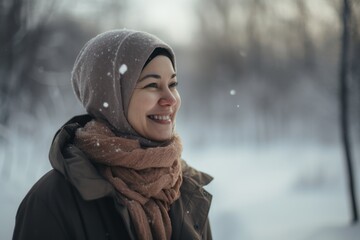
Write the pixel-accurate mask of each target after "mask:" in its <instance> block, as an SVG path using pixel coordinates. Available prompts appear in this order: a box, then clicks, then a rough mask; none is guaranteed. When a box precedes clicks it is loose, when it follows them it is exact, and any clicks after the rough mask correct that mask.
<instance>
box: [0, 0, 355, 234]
mask: <svg viewBox="0 0 360 240" xmlns="http://www.w3.org/2000/svg"><path fill="white" fill-rule="evenodd" d="M342 2H343V1H342V0H271V1H270V0H179V1H166V0H152V1H145V0H131V1H130V0H94V1H85V0H78V1H70V0H66V1H59V0H33V1H25V0H1V1H0V49H1V51H0V187H1V191H0V208H1V214H0V226H1V227H0V239H10V238H11V235H12V231H13V226H14V221H15V214H16V210H17V207H18V205H19V204H20V201H21V200H22V198H23V197H24V196H25V194H26V193H27V191H28V190H29V188H30V187H31V186H32V185H33V184H34V183H35V182H36V181H37V180H38V179H39V178H40V177H41V176H42V175H43V174H44V173H45V172H47V171H48V170H49V169H50V164H49V162H48V160H47V154H48V149H49V146H50V143H51V140H52V137H53V135H54V133H55V132H56V131H57V129H58V128H59V127H60V126H61V125H62V124H63V123H64V122H65V121H67V120H68V119H70V118H71V117H72V116H73V115H77V114H81V113H83V110H82V108H81V106H80V104H79V103H78V102H77V99H76V98H75V96H74V94H73V92H72V88H71V84H70V73H71V68H72V65H73V62H74V60H75V57H76V55H77V53H78V52H79V51H80V49H81V47H82V46H83V44H84V43H85V42H86V41H87V40H88V39H90V38H91V37H93V36H95V35H97V34H99V33H100V32H103V31H105V30H109V29H112V28H124V27H125V28H131V29H138V30H144V31H148V32H151V33H153V34H155V35H158V36H159V37H160V38H161V39H163V40H165V41H166V42H168V43H169V44H170V45H171V46H173V48H174V50H175V52H176V54H177V66H178V71H177V73H178V79H179V82H180V84H179V91H180V94H181V96H182V101H183V102H182V109H181V111H180V113H179V119H178V126H177V129H178V132H179V133H180V135H181V136H182V139H183V142H184V154H183V157H184V158H185V159H186V160H187V161H188V163H189V164H191V165H193V166H195V167H197V168H199V169H201V170H203V171H205V172H208V173H210V174H211V175H213V176H214V177H215V180H214V182H213V183H211V184H210V185H209V187H208V190H209V191H210V192H212V193H213V195H214V197H213V205H212V209H211V212H210V217H211V222H212V228H213V235H214V238H215V239H245V240H261V239H270V240H271V239H277V240H282V239H332V237H333V238H334V239H351V237H354V236H355V235H357V236H359V234H360V233H359V232H360V231H359V228H360V227H359V224H357V225H350V221H351V209H350V200H349V194H348V189H347V181H346V168H345V160H344V153H343V148H342V142H341V134H340V133H341V132H340V111H339V66H340V52H341V36H342V31H343V29H342ZM349 3H350V7H351V10H352V15H351V19H350V22H351V25H350V26H351V31H350V42H349V49H350V50H349V57H348V63H349V64H348V66H347V67H348V68H347V69H348V73H349V76H348V79H347V80H348V99H349V122H350V125H349V126H350V131H349V132H350V140H351V141H350V143H351V148H352V157H353V161H354V172H355V176H356V183H357V184H356V190H357V194H358V199H359V198H360V195H359V192H360V189H359V185H360V173H359V170H360V149H359V143H360V121H359V119H360V108H359V106H360V1H359V0H350V1H349ZM324 236H326V237H324ZM345 236H346V237H345ZM322 237H323V238H322ZM354 238H355V237H354Z"/></svg>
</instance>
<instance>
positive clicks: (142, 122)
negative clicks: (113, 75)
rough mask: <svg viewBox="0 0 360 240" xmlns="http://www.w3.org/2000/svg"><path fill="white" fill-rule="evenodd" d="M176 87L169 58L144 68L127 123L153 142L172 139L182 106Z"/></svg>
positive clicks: (153, 62)
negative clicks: (178, 112)
mask: <svg viewBox="0 0 360 240" xmlns="http://www.w3.org/2000/svg"><path fill="white" fill-rule="evenodd" d="M176 86H177V79H176V73H175V71H174V68H173V66H172V63H171V61H170V59H169V58H168V57H165V56H162V55H159V56H157V57H155V58H154V59H153V60H151V61H150V62H149V63H148V65H146V66H145V68H144V69H143V71H142V72H141V75H140V78H139V80H138V82H137V84H136V87H135V89H134V92H133V95H132V96H131V99H130V104H129V110H128V121H129V123H130V125H131V126H132V127H133V128H134V129H135V131H136V132H137V133H138V134H140V135H142V136H143V137H145V138H147V139H150V140H154V141H165V140H168V139H170V138H171V137H172V136H173V134H174V127H175V118H176V113H177V111H178V110H179V108H180V105H181V99H180V95H179V93H178V91H177V89H176Z"/></svg>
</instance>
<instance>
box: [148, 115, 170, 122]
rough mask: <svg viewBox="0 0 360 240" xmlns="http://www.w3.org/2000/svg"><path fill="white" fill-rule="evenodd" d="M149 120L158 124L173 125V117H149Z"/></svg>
mask: <svg viewBox="0 0 360 240" xmlns="http://www.w3.org/2000/svg"><path fill="white" fill-rule="evenodd" d="M148 118H150V119H151V120H153V121H155V122H158V123H171V115H149V116H148Z"/></svg>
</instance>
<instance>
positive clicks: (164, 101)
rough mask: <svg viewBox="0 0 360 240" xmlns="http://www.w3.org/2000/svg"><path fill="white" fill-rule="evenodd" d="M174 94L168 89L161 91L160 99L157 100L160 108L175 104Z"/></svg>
mask: <svg viewBox="0 0 360 240" xmlns="http://www.w3.org/2000/svg"><path fill="white" fill-rule="evenodd" d="M175 94H176V93H175V92H172V91H171V90H170V89H166V90H164V91H162V94H161V97H160V99H159V105H160V106H173V105H175V104H176V103H177V98H176V95H175Z"/></svg>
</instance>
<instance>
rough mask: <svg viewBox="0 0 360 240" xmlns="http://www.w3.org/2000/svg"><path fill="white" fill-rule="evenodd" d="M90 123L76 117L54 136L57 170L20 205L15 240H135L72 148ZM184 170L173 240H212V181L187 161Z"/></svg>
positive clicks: (121, 210)
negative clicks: (77, 135) (79, 131)
mask: <svg viewBox="0 0 360 240" xmlns="http://www.w3.org/2000/svg"><path fill="white" fill-rule="evenodd" d="M89 120H90V117H89V116H80V117H75V118H73V119H72V120H70V121H69V122H68V123H67V124H65V125H64V126H63V127H62V128H61V129H60V130H59V131H58V133H57V134H56V136H55V138H54V141H53V144H52V147H51V150H50V161H51V163H52V165H53V167H54V170H51V171H50V172H48V173H47V174H45V175H44V176H43V177H42V178H41V179H40V180H39V181H38V182H37V183H36V184H35V185H34V186H33V187H32V189H31V190H30V191H29V193H28V194H27V195H26V197H25V198H24V200H23V201H22V203H21V205H20V207H19V209H18V212H17V215H16V224H15V229H14V235H13V240H18V239H19V240H20V239H22V240H23V239H37V240H42V239H44V240H45V239H46V240H50V239H51V240H56V239H59V240H60V239H77V240H80V239H81V240H82V239H84V240H85V239H94V240H101V239H114V240H115V239H116V240H119V239H136V237H135V235H134V232H133V225H132V223H131V220H130V216H129V213H128V211H127V209H126V207H125V206H123V205H120V204H118V203H117V201H116V200H115V197H114V196H116V195H115V194H114V191H115V190H114V189H113V187H112V186H111V185H110V184H109V183H108V182H107V181H106V180H104V179H103V178H102V177H101V176H100V175H99V174H98V173H97V171H96V168H95V167H94V166H93V165H92V164H91V163H90V162H89V161H88V160H87V159H86V158H85V156H84V155H83V154H82V152H81V151H80V150H79V149H77V148H76V147H74V146H73V145H71V141H72V139H73V137H74V132H75V130H76V129H77V128H78V127H80V126H83V125H84V124H85V123H86V122H87V121H89ZM182 168H183V183H182V186H181V188H180V191H181V196H180V198H179V199H178V200H177V201H175V202H174V203H173V204H172V206H171V208H170V212H169V215H170V218H171V223H172V228H173V232H172V239H174V240H175V239H184V240H185V239H186V240H188V239H212V237H211V231H210V225H209V221H208V212H209V208H210V203H211V198H212V197H211V195H210V194H209V193H207V192H206V191H205V190H204V189H203V186H204V185H206V184H208V183H209V182H210V181H211V180H212V178H211V177H210V176H209V175H207V174H205V173H202V172H199V171H197V170H195V169H193V168H191V167H189V166H188V165H187V164H186V163H185V162H184V161H183V162H182Z"/></svg>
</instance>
